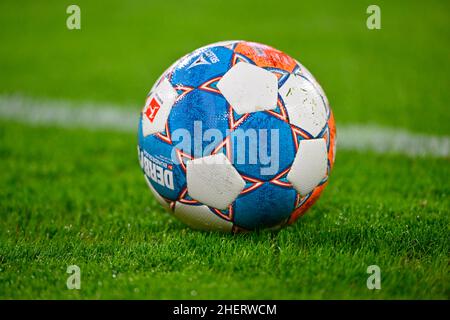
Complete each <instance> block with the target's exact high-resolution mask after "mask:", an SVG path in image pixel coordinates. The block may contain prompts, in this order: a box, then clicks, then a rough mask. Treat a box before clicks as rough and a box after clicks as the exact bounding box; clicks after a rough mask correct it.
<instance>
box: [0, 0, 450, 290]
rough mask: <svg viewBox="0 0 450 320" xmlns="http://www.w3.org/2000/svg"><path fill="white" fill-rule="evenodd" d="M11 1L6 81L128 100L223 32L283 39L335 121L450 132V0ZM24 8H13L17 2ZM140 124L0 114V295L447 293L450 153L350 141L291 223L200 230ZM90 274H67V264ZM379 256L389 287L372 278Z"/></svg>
mask: <svg viewBox="0 0 450 320" xmlns="http://www.w3.org/2000/svg"><path fill="white" fill-rule="evenodd" d="M69 4H72V2H64V1H63V2H61V1H45V2H44V1H40V2H39V3H38V2H35V1H22V2H21V3H20V4H19V3H18V2H17V1H16V2H15V1H1V2H0V39H1V40H2V43H3V45H2V46H0V70H1V71H0V94H1V95H7V94H19V95H25V96H31V97H37V98H39V97H42V98H45V99H52V98H55V99H66V100H72V101H80V100H81V101H94V102H106V103H109V102H111V103H114V104H119V105H120V104H124V105H132V106H135V107H136V110H137V111H136V114H137V112H138V110H139V109H140V106H141V105H142V103H143V99H144V97H145V94H146V93H147V91H148V89H149V88H150V87H151V84H152V83H153V82H154V81H155V79H156V78H157V77H158V75H159V74H160V73H161V72H162V71H163V69H164V68H165V67H167V66H169V65H170V64H171V63H172V62H173V61H174V60H175V59H177V58H178V57H180V56H182V55H183V54H185V53H186V52H189V51H191V50H193V49H194V48H196V47H199V46H201V45H204V44H207V43H210V42H215V41H218V40H224V39H248V40H253V41H259V42H262V43H267V44H271V45H273V46H275V47H277V48H279V49H281V50H283V51H286V52H288V53H289V54H291V55H292V56H294V57H296V58H298V59H299V60H300V61H301V62H302V63H304V64H305V65H306V66H307V67H308V68H309V69H310V70H311V71H312V72H313V74H315V75H316V76H317V78H318V79H319V80H320V82H321V84H322V85H323V87H324V88H325V91H326V92H327V95H328V97H329V99H330V101H331V103H332V107H333V111H334V113H335V116H336V119H337V122H338V133H339V124H342V123H360V124H364V123H375V124H380V125H386V126H391V127H398V128H406V129H409V130H411V131H414V132H420V133H429V134H438V135H449V134H450V127H449V125H448V123H450V113H449V112H448V110H447V109H448V105H449V103H450V94H449V91H448V87H449V85H450V82H449V78H448V74H449V71H450V70H449V69H450V64H449V63H448V53H449V48H450V42H449V40H448V39H450V37H449V34H450V24H449V23H448V21H449V19H448V12H450V10H449V9H450V8H449V3H448V2H444V1H442V2H438V1H432V2H430V3H427V5H426V6H424V5H423V4H422V3H421V2H419V1H414V2H412V1H399V2H395V3H392V2H387V1H378V4H379V5H380V7H381V10H382V29H381V30H379V31H370V30H368V29H367V28H366V27H365V20H366V17H367V14H366V13H365V10H366V8H367V6H368V5H369V4H372V3H371V2H368V1H363V2H359V3H355V2H350V1H349V2H339V3H338V2H331V1H330V2H327V1H321V2H320V3H317V2H301V1H288V2H286V3H284V4H283V5H280V6H279V8H280V10H278V11H276V10H273V8H272V5H271V4H273V2H266V3H265V2H264V1H263V2H259V3H258V5H255V4H254V3H252V2H250V1H249V2H244V1H237V0H236V1H234V0H229V1H214V2H211V1H198V2H197V3H196V4H192V5H189V6H180V5H179V4H178V3H177V2H174V1H163V2H161V1H145V2H144V1H135V2H127V3H125V2H123V3H122V2H119V1H108V3H107V4H103V3H101V2H93V1H89V2H88V1H84V0H80V1H77V4H79V5H80V7H81V10H82V30H80V31H69V30H67V29H66V28H65V19H66V17H67V15H66V14H65V9H66V7H67V6H68V5H69ZM12 12H14V14H12ZM136 140H137V138H136V135H133V134H126V133H116V132H107V131H87V130H83V129H70V130H69V129H59V128H55V127H32V126H26V125H23V124H18V123H13V122H6V121H4V120H0V168H1V171H0V172H1V173H0V298H2V299H9V298H21V299H23V298H52V299H68V298H80V299H85V298H137V299H141V298H152V299H158V298H164V299H176V298H181V299H184V298H194V299H203V298H207V299H211V298H215V299H232V298H235V299H240V298H282V299H286V298H292V299H303V298H313V299H318V298H332V299H342V298H362V299H385V298H391V299H392V298H395V299H405V298H412V299H448V298H449V295H450V287H449V276H448V270H449V269H448V252H449V240H448V235H449V229H448V228H449V221H448V219H449V207H450V203H449V202H450V200H449V193H450V183H449V181H448V177H449V176H450V166H449V159H448V158H447V159H435V158H408V157H404V156H401V155H377V154H372V153H357V152H349V151H342V150H338V153H337V162H336V166H335V168H334V171H333V173H332V176H331V179H330V184H329V186H328V187H327V189H326V190H325V192H324V194H323V196H322V197H321V199H320V200H319V202H318V203H317V204H316V205H315V206H314V207H313V208H312V209H311V210H310V211H309V212H308V214H307V215H306V216H305V217H304V218H302V219H300V221H299V222H298V223H296V224H295V225H293V226H292V227H289V228H286V229H283V230H281V231H279V232H259V233H252V234H245V235H238V236H232V235H222V234H214V233H204V232H195V231H192V230H190V229H188V228H187V227H185V226H184V225H182V224H181V223H180V222H178V221H177V220H175V219H173V218H171V217H170V215H169V214H167V213H165V212H163V210H162V209H161V208H160V206H159V205H157V203H156V201H155V200H154V199H153V197H152V196H151V194H150V191H149V190H148V188H147V186H146V185H145V182H144V178H143V176H142V173H141V172H140V169H139V165H138V160H137V155H136V143H137V141H136ZM71 264H76V265H78V266H80V268H81V272H82V275H81V286H82V289H81V290H79V291H76V290H72V291H71V290H67V288H66V279H67V277H68V274H67V273H66V268H67V266H69V265H71ZM372 264H376V265H378V266H380V268H381V272H382V289H381V290H374V291H370V290H368V289H367V287H366V280H367V277H368V276H369V275H368V274H367V273H366V269H367V267H368V266H369V265H372Z"/></svg>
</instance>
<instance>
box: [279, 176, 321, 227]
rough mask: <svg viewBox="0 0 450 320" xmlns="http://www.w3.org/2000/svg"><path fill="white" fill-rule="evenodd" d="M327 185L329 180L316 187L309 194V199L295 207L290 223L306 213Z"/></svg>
mask: <svg viewBox="0 0 450 320" xmlns="http://www.w3.org/2000/svg"><path fill="white" fill-rule="evenodd" d="M326 185H327V182H325V183H324V184H321V185H320V186H318V187H316V188H315V189H314V191H313V192H312V193H311V195H310V196H309V198H308V200H306V201H305V202H304V203H303V204H302V205H301V206H300V207H299V208H297V209H295V210H294V212H292V214H291V217H290V218H289V222H288V223H289V224H292V223H294V222H295V221H297V219H298V218H300V217H301V216H303V215H304V214H305V213H306V211H307V210H308V209H309V208H310V207H311V206H312V205H313V204H314V203H315V202H316V201H317V200H318V199H319V197H320V195H321V194H322V191H323V190H324V189H325V187H326Z"/></svg>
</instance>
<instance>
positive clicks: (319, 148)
mask: <svg viewBox="0 0 450 320" xmlns="http://www.w3.org/2000/svg"><path fill="white" fill-rule="evenodd" d="M327 161H328V157H327V144H326V141H325V139H323V138H321V139H311V140H301V141H300V144H299V148H298V151H297V154H296V156H295V159H294V162H293V163H292V166H291V170H290V171H289V173H288V175H287V180H288V181H289V182H290V183H292V185H293V186H294V188H295V190H297V192H298V193H300V195H302V196H304V195H307V194H308V193H310V192H311V191H312V190H314V188H315V187H316V186H317V185H318V184H319V183H320V182H321V181H322V179H323V178H325V176H326V174H327V165H328V163H327Z"/></svg>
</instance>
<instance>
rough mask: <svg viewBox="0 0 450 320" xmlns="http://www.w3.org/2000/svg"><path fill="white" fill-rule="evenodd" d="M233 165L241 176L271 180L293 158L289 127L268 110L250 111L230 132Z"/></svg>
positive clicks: (293, 146)
mask: <svg viewBox="0 0 450 320" xmlns="http://www.w3.org/2000/svg"><path fill="white" fill-rule="evenodd" d="M230 144H231V150H232V152H231V153H232V159H233V165H234V166H235V168H236V169H237V170H238V171H239V172H240V173H241V174H243V175H247V176H251V177H253V178H257V179H259V180H263V181H268V180H271V179H273V178H274V177H275V176H276V175H278V174H279V173H280V172H281V171H283V170H285V169H286V168H288V167H289V166H290V165H291V164H292V162H293V161H294V157H295V142H294V139H293V135H292V131H291V127H290V126H289V124H288V123H287V122H285V121H282V120H280V119H278V118H276V117H274V116H272V115H270V114H269V113H267V112H256V113H253V114H251V115H250V116H249V117H248V118H247V119H246V121H245V122H243V123H242V124H241V125H240V126H239V127H238V129H237V130H235V131H233V132H232V133H231V134H230Z"/></svg>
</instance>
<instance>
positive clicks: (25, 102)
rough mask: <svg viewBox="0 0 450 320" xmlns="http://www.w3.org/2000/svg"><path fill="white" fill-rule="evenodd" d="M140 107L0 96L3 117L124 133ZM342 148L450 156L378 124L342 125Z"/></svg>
mask: <svg viewBox="0 0 450 320" xmlns="http://www.w3.org/2000/svg"><path fill="white" fill-rule="evenodd" d="M139 111H140V107H138V106H137V107H135V108H125V107H119V106H112V105H104V104H92V103H85V104H75V103H72V102H68V101H63V100H61V101H58V100H36V99H31V98H25V97H21V96H0V118H2V119H7V120H14V121H19V122H23V123H29V124H33V125H51V126H53V125H56V126H60V127H68V128H70V127H79V128H88V129H94V130H99V129H109V130H117V131H124V132H133V131H136V130H137V123H138V117H139ZM337 127H338V137H337V141H338V149H344V150H367V151H373V152H377V153H382V154H383V153H399V154H404V155H408V156H411V157H415V156H434V157H449V156H450V137H449V136H432V135H425V134H416V133H411V132H409V131H406V130H399V129H394V128H386V127H379V126H374V125H338V126H337Z"/></svg>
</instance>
